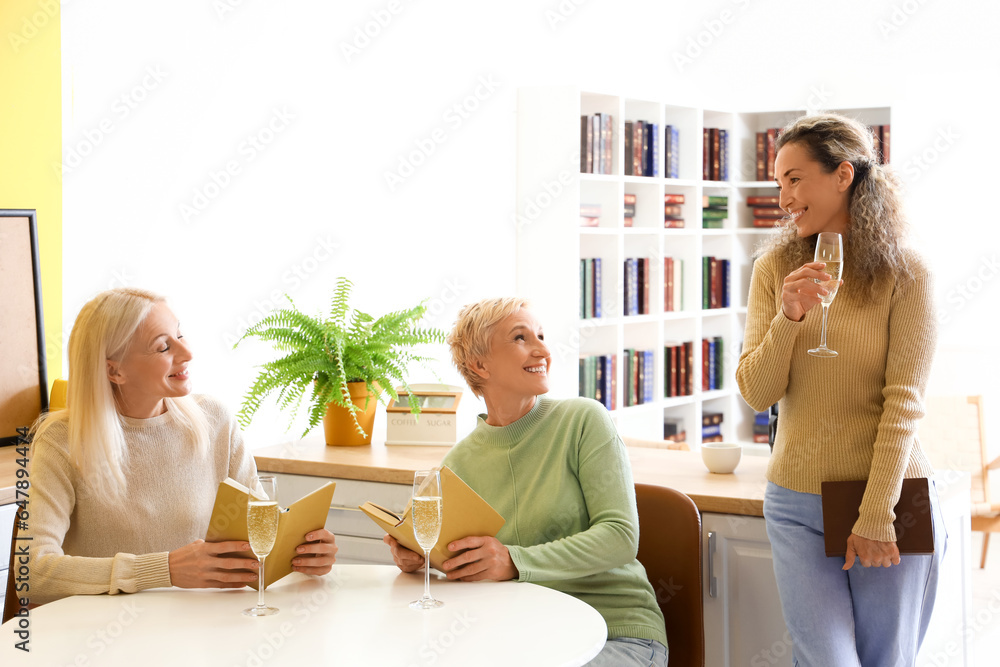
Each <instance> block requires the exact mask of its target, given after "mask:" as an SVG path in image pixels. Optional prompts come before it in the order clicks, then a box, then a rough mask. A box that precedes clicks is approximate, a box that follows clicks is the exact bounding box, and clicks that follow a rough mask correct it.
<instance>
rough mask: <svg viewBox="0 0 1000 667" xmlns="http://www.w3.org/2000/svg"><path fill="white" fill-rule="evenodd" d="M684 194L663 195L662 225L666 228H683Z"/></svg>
mask: <svg viewBox="0 0 1000 667" xmlns="http://www.w3.org/2000/svg"><path fill="white" fill-rule="evenodd" d="M683 204H684V195H675V194H671V193H669V192H668V193H667V194H665V195H663V226H664V227H665V228H666V229H683V228H684V213H683V212H682V210H683Z"/></svg>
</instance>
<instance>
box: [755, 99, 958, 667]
mask: <svg viewBox="0 0 1000 667" xmlns="http://www.w3.org/2000/svg"><path fill="white" fill-rule="evenodd" d="M774 171H775V176H776V178H775V180H776V181H777V183H778V188H779V191H780V205H781V208H783V209H784V210H785V211H786V212H787V213H788V215H789V218H790V221H789V224H788V225H787V226H786V227H785V229H784V230H783V231H782V232H780V233H779V234H778V235H777V236H776V237H775V238H774V239H773V240H772V241H771V242H770V244H769V245H767V246H766V247H765V251H764V252H763V253H762V255H761V256H760V257H759V258H758V259H757V261H756V262H755V264H754V267H753V276H752V278H751V282H750V296H749V303H748V306H747V324H746V335H745V337H744V344H743V353H742V355H741V357H740V362H739V367H738V369H737V371H736V377H737V381H738V383H739V386H740V391H741V393H742V394H743V398H744V399H746V401H747V403H749V404H750V406H751V407H753V408H754V409H756V410H766V409H767V408H768V406H770V405H772V404H773V403H776V402H779V403H780V408H781V409H780V419H779V420H778V432H777V435H776V438H775V442H774V453H773V455H772V456H771V460H770V463H769V465H768V469H767V479H768V485H767V490H766V492H765V496H764V518H765V520H766V521H767V533H768V538H769V539H770V542H771V546H772V549H773V555H774V571H775V575H776V577H777V582H778V593H779V595H780V597H781V604H782V611H783V613H784V617H785V623H786V624H787V626H788V629H789V632H790V634H791V637H792V640H793V643H794V655H795V660H796V664H797V665H801V666H803V667H805V666H806V665H817V666H829V665H837V666H838V667H850V666H852V665H865V666H873V667H874V666H878V667H889V666H893V665H899V666H904V665H913V664H915V660H916V655H917V650H918V649H919V647H920V642H921V641H922V639H923V635H924V632H925V631H926V629H927V623H928V621H929V619H930V614H931V609H932V607H933V604H934V594H935V590H936V587H937V573H938V568H939V566H940V561H941V558H942V557H943V555H944V548H945V531H944V528H943V522H942V521H941V514H940V508H939V507H938V503H937V497H936V493H935V492H934V487H933V485H932V486H931V496H932V504H933V506H934V510H935V511H934V512H933V516H934V532H935V553H934V555H933V556H923V555H919V556H918V555H907V556H902V557H901V556H900V555H899V551H898V549H897V547H896V534H895V530H894V529H893V520H894V518H895V517H894V514H893V507H894V506H895V505H896V502H897V500H898V499H899V495H900V488H901V485H902V481H903V478H909V477H930V476H931V474H932V470H931V466H930V465H929V463H928V461H927V459H926V457H925V456H924V454H923V452H922V451H921V449H920V443H919V442H918V440H917V437H916V431H917V421H918V420H919V419H920V417H921V416H923V395H924V388H925V387H926V384H927V377H928V375H929V372H930V367H931V359H932V357H933V355H934V342H935V315H934V308H933V300H932V293H933V288H932V285H931V279H930V276H929V272H928V270H927V268H926V267H925V266H924V263H923V261H922V260H921V258H920V257H919V256H918V255H916V254H915V253H914V252H912V251H911V250H908V249H907V248H906V247H905V246H904V244H903V239H904V234H905V229H906V223H905V219H904V218H903V214H902V207H901V202H900V199H899V195H898V192H897V188H898V180H897V179H896V177H895V176H894V175H893V173H892V171H891V170H890V169H889V168H888V167H886V166H883V165H881V164H879V163H878V160H877V154H876V152H875V150H874V148H873V140H872V135H871V132H870V131H869V130H868V128H866V127H865V126H863V125H861V124H860V123H858V122H857V121H855V120H851V119H848V118H845V117H842V116H837V115H820V116H810V117H804V118H800V119H799V120H797V121H795V122H794V123H792V124H791V125H789V126H788V127H786V128H785V129H784V131H783V132H782V134H781V136H780V138H779V140H778V142H777V157H776V159H775V170H774ZM819 232H836V233H839V234H841V235H842V237H843V239H844V267H845V268H844V273H843V281H842V282H843V284H842V286H841V287H840V288H839V291H838V293H837V298H836V300H835V301H834V302H833V305H832V306H831V309H830V310H831V312H830V325H829V326H830V328H829V333H828V340H829V345H830V347H831V348H833V349H835V350H837V352H838V353H839V356H837V357H834V358H824V357H814V356H810V355H809V354H808V353H807V350H808V349H809V348H810V347H812V346H813V345H815V344H816V342H817V341H818V340H819V337H820V320H821V315H822V314H821V312H820V310H821V309H820V308H816V306H817V305H818V304H819V303H820V296H821V295H823V294H826V290H825V289H824V288H823V287H822V286H821V285H819V284H817V281H824V280H830V276H829V275H828V274H826V273H824V271H823V270H824V268H825V264H823V263H816V262H813V261H812V258H813V250H814V248H815V244H816V235H817V234H818V233H819ZM841 480H867V486H866V490H865V494H864V499H863V501H862V503H861V507H860V517H859V518H858V520H857V522H856V523H855V524H854V528H853V531H852V534H851V536H850V537H849V538H848V540H847V544H846V549H847V558H846V560H845V559H842V558H827V557H826V554H825V550H824V542H823V516H822V506H821V502H820V495H819V493H820V484H821V483H822V482H824V481H841Z"/></svg>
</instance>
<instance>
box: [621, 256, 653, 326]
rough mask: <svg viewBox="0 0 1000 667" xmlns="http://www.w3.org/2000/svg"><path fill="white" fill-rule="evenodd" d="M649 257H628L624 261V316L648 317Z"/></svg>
mask: <svg viewBox="0 0 1000 667" xmlns="http://www.w3.org/2000/svg"><path fill="white" fill-rule="evenodd" d="M652 264H653V260H651V259H650V258H649V257H629V258H627V259H626V260H625V295H624V299H623V304H624V308H623V313H622V314H624V315H648V314H649V313H650V312H652V311H651V310H650V307H649V306H650V292H651V291H652V289H651V285H650V282H651V278H652V276H651V274H650V272H651V270H652V268H651V267H652Z"/></svg>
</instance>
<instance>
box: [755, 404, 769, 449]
mask: <svg viewBox="0 0 1000 667" xmlns="http://www.w3.org/2000/svg"><path fill="white" fill-rule="evenodd" d="M769 417H770V415H769V414H768V413H766V412H758V413H757V414H755V415H754V417H753V441H754V442H762V443H764V444H765V445H766V444H767V436H768V418H769Z"/></svg>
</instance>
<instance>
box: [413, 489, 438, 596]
mask: <svg viewBox="0 0 1000 667" xmlns="http://www.w3.org/2000/svg"><path fill="white" fill-rule="evenodd" d="M410 507H411V510H410V511H411V514H412V516H413V534H414V536H415V537H416V538H417V544H419V545H420V548H421V549H423V550H424V594H423V596H422V597H421V598H420V599H419V600H414V601H413V602H411V603H410V607H411V608H413V609H434V608H435V607H440V606H442V605H443V604H444V602H441V601H440V600H435V599H434V598H432V597H431V549H433V548H434V545H435V544H437V541H438V536H439V535H440V534H441V473H440V472H439V471H437V470H418V471H417V472H416V473H414V475H413V501H412V503H411V505H410Z"/></svg>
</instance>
